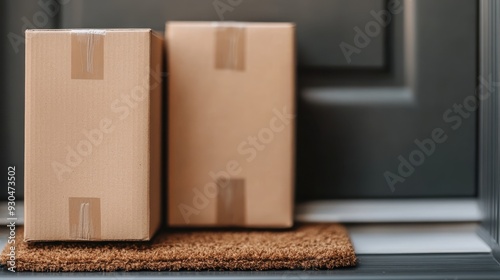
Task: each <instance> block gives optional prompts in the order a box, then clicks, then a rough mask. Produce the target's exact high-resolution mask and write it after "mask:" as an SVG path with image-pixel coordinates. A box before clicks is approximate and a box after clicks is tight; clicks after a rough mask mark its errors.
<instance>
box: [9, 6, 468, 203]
mask: <svg viewBox="0 0 500 280" xmlns="http://www.w3.org/2000/svg"><path fill="white" fill-rule="evenodd" d="M61 1H62V0H61ZM18 2H19V1H15V0H8V1H2V5H4V6H5V8H4V9H2V10H1V12H2V13H4V14H5V16H4V18H3V20H4V21H5V22H4V24H2V28H3V30H2V34H4V38H5V36H6V33H8V32H11V31H14V32H17V33H18V34H19V33H20V32H21V30H20V28H21V26H22V25H23V20H22V17H23V16H26V17H27V18H31V17H33V15H34V14H35V13H37V12H39V11H40V10H43V9H42V8H41V7H40V6H39V5H38V4H37V1H23V2H22V4H20V3H18ZM396 2H400V1H396ZM401 2H404V3H403V8H404V9H403V11H402V12H401V13H398V14H393V15H392V16H391V22H390V24H389V25H388V26H387V27H384V28H381V29H380V32H379V33H377V34H376V35H375V36H373V37H372V38H370V42H369V43H368V44H367V45H366V46H363V47H360V49H359V53H356V54H353V55H352V56H351V58H352V60H351V62H350V63H349V62H348V60H347V59H346V58H345V57H344V55H343V53H342V51H341V49H340V44H342V43H343V42H344V43H347V44H350V45H355V39H356V38H357V37H356V36H357V34H358V33H357V32H356V29H355V28H356V27H359V28H361V29H363V30H364V28H365V27H366V26H367V25H368V24H370V23H371V22H373V21H374V20H375V19H374V17H373V15H372V13H373V12H379V11H381V10H386V9H387V5H388V4H389V2H388V1H382V0H377V1H372V0H252V1H250V0H242V1H236V0H234V1H230V2H228V1H227V0H215V1H214V0H198V1H196V0H167V1H160V0H148V1H140V2H139V1H131V0H126V1H119V0H106V1H99V0H87V1H81V0H66V1H64V2H61V3H62V4H61V13H58V14H57V15H55V16H53V17H50V19H49V21H48V22H47V24H45V26H43V27H44V28H51V27H55V26H58V27H61V28H118V27H149V28H153V29H157V30H164V23H165V21H167V20H215V21H217V20H221V19H222V18H221V16H220V13H219V14H218V12H217V9H216V8H215V7H214V4H215V5H216V6H218V7H219V8H221V7H226V8H227V11H226V12H224V13H223V14H222V16H223V19H224V20H238V21H292V22H295V23H297V45H298V70H299V71H298V81H297V83H298V88H297V101H298V110H299V116H298V129H297V133H298V134H297V135H298V137H297V139H298V141H297V144H298V146H297V156H298V164H297V182H298V188H297V194H298V195H297V197H298V198H299V199H332V198H345V197H356V198H366V197H390V198H396V197H450V196H454V197H457V196H475V195H476V173H475V170H476V120H477V119H476V114H475V113H473V114H471V116H470V117H468V118H467V119H463V122H462V124H461V126H460V128H459V129H457V130H453V129H450V124H449V123H446V121H445V120H443V113H444V112H445V111H446V110H448V109H450V108H453V107H452V106H453V104H455V103H457V104H460V103H462V101H463V100H464V98H465V97H467V96H468V95H473V94H474V90H475V85H476V80H477V79H476V78H477V73H476V72H477V71H476V64H477V58H476V42H477V38H476V36H477V2H476V1H472V0H459V1H453V0H440V1H432V0H419V1H413V2H411V3H414V6H412V5H410V2H407V1H401ZM231 3H232V4H231ZM224 5H226V6H224ZM231 5H232V6H231ZM39 27H40V26H39ZM365 32H366V31H365ZM21 34H22V33H21ZM358 36H359V35H358ZM3 47H4V49H3V50H2V52H1V53H0V54H1V55H2V57H3V58H4V59H3V61H5V63H4V64H3V65H2V67H3V68H2V72H3V75H2V79H4V80H5V82H3V83H2V86H3V90H4V92H6V94H5V95H4V96H2V104H1V105H0V106H2V109H1V110H0V111H2V113H3V114H4V115H2V116H3V118H2V122H3V123H2V126H4V127H6V128H7V129H5V130H4V131H5V132H8V134H9V135H8V137H6V138H5V139H8V143H7V142H6V143H5V144H3V145H2V154H4V153H5V154H6V155H7V157H6V160H5V161H2V164H4V165H6V164H16V165H18V166H19V167H22V143H23V128H22V127H23V112H22V110H23V91H24V87H23V85H24V82H23V80H24V72H23V65H24V61H23V57H24V53H23V52H22V51H21V52H19V53H18V54H15V53H14V52H13V49H12V47H10V46H9V43H8V41H6V40H4V44H3ZM5 47H7V49H5ZM7 70H8V71H7ZM435 128H442V129H443V130H444V131H445V132H446V134H447V135H448V139H447V141H446V142H445V143H442V144H439V145H438V146H437V147H436V150H435V152H434V153H432V155H431V156H428V157H426V158H425V163H424V164H422V165H421V166H418V167H417V168H415V171H414V172H413V173H412V174H411V176H408V178H405V179H404V182H402V183H397V184H396V185H394V188H392V189H391V188H390V187H389V185H388V184H387V182H386V179H385V178H384V173H385V172H386V171H390V172H393V173H394V174H398V171H397V168H398V164H399V159H398V156H399V155H402V156H403V157H404V158H406V159H408V155H409V154H410V153H411V152H412V151H413V150H414V149H416V146H415V144H414V141H415V140H416V139H420V140H422V139H424V138H428V137H430V135H431V132H432V130H433V129H435ZM2 141H6V140H2ZM2 168H4V167H2ZM3 170H6V168H4V169H3ZM20 170H22V169H21V168H20ZM1 195H3V194H1Z"/></svg>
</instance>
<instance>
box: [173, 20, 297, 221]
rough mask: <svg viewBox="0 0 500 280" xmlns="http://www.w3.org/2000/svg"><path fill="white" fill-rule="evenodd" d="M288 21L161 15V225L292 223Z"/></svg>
mask: <svg viewBox="0 0 500 280" xmlns="http://www.w3.org/2000/svg"><path fill="white" fill-rule="evenodd" d="M294 31H295V27H294V25H293V24H289V23H214V22H168V23H167V26H166V38H167V40H166V41H167V50H168V60H167V61H168V71H169V92H168V95H169V111H168V114H169V126H168V127H169V128H168V133H169V145H168V224H169V225H170V226H177V227H185V226H223V227H228V226H229V227H266V228H282V227H290V226H292V224H293V181H294V180H293V177H294V170H293V169H294V137H293V136H294V86H295V79H294V76H295V59H294V58H295V40H294V33H295V32H294Z"/></svg>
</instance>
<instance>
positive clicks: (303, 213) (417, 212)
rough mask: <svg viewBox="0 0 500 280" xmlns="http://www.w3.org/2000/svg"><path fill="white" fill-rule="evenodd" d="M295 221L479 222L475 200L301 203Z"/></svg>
mask: <svg viewBox="0 0 500 280" xmlns="http://www.w3.org/2000/svg"><path fill="white" fill-rule="evenodd" d="M295 220H296V221H299V222H343V223H393V222H400V223H404V222H479V221H481V211H480V209H479V204H478V201H477V200H476V199H473V198H470V199H373V200H372V199H370V200H364V199H359V200H324V201H312V202H306V203H301V204H299V205H298V206H297V209H296V214H295Z"/></svg>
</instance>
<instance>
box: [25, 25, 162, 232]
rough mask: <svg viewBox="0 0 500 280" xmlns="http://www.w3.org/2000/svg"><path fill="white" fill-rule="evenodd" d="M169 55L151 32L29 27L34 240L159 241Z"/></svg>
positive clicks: (29, 190)
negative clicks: (166, 57)
mask: <svg viewBox="0 0 500 280" xmlns="http://www.w3.org/2000/svg"><path fill="white" fill-rule="evenodd" d="M162 49H163V39H162V38H161V37H158V36H157V35H155V34H154V33H153V32H151V30H149V29H123V30H120V29H112V30H28V31H26V123H25V125H26V127H25V135H26V136H25V231H24V238H25V240H27V241H39V240H47V241H50V240H149V239H150V238H151V237H152V236H153V234H154V233H155V231H156V230H157V229H158V227H159V225H160V223H161V207H160V201H161V199H160V193H161V189H160V184H161V182H160V181H161V168H162V167H161V156H160V155H161V142H162V140H161V138H160V137H161V99H162V93H161V88H162V87H161V66H162V53H163V51H162Z"/></svg>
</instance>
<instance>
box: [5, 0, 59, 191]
mask: <svg viewBox="0 0 500 280" xmlns="http://www.w3.org/2000/svg"><path fill="white" fill-rule="evenodd" d="M40 2H42V3H45V4H50V6H51V7H57V6H55V1H52V0H42V1H40ZM0 5H2V6H1V9H0V16H1V25H0V32H1V36H2V40H1V42H2V43H1V49H0V56H1V57H2V60H1V63H0V67H1V83H0V89H1V92H2V94H0V114H1V118H0V119H1V121H0V127H1V129H2V134H1V136H2V137H0V138H1V139H0V155H1V157H0V173H2V174H6V173H7V166H16V171H17V172H16V181H17V187H18V188H17V198H22V197H23V194H24V191H23V190H24V188H23V182H24V179H23V176H24V172H23V164H24V163H23V157H24V55H25V53H24V47H25V44H24V29H26V27H27V28H55V27H56V26H57V14H55V15H52V13H51V14H50V15H49V14H48V13H47V11H49V12H50V10H46V6H45V5H40V4H39V1H36V0H26V1H15V0H8V1H2V2H1V4H0ZM3 178H6V176H5V177H3ZM2 182H4V181H2ZM3 190H4V188H2V191H0V198H5V197H6V195H7V190H6V188H5V191H3Z"/></svg>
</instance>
